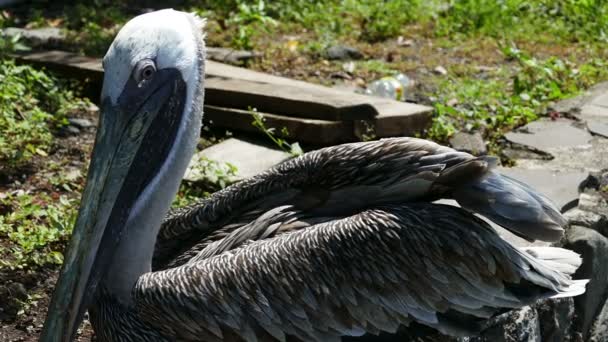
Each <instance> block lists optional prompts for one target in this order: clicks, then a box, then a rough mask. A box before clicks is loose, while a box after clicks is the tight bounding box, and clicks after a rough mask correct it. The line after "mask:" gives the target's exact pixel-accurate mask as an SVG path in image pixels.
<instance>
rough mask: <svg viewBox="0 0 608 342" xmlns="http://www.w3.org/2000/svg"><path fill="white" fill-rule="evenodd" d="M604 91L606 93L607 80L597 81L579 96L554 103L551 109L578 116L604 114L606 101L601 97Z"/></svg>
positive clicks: (607, 91)
mask: <svg viewBox="0 0 608 342" xmlns="http://www.w3.org/2000/svg"><path fill="white" fill-rule="evenodd" d="M606 93H608V82H602V83H598V84H596V85H594V86H593V87H591V88H590V89H588V90H587V91H585V92H584V93H583V94H581V95H579V96H575V97H572V98H569V99H565V100H562V101H559V102H557V103H555V104H554V105H552V106H551V109H552V110H554V111H557V112H560V113H566V114H568V115H574V116H578V117H580V118H584V117H588V116H598V115H599V116H603V115H605V114H606V111H605V107H606V102H605V98H603V95H604V94H606Z"/></svg>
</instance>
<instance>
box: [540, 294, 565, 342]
mask: <svg viewBox="0 0 608 342" xmlns="http://www.w3.org/2000/svg"><path fill="white" fill-rule="evenodd" d="M535 307H536V310H537V312H538V319H539V322H540V334H541V336H542V340H543V341H551V342H566V341H572V338H571V335H572V321H573V320H574V300H573V299H572V297H569V298H558V299H551V300H546V301H543V302H541V303H539V304H537V305H535Z"/></svg>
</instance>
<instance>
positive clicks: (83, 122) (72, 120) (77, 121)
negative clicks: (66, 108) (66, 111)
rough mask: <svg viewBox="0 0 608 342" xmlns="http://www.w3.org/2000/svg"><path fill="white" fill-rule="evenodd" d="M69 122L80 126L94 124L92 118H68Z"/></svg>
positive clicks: (84, 126) (85, 126)
mask: <svg viewBox="0 0 608 342" xmlns="http://www.w3.org/2000/svg"><path fill="white" fill-rule="evenodd" d="M68 122H69V123H70V125H72V126H75V127H78V128H89V127H93V126H94V125H93V123H92V122H91V120H89V119H82V118H68Z"/></svg>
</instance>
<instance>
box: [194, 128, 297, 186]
mask: <svg viewBox="0 0 608 342" xmlns="http://www.w3.org/2000/svg"><path fill="white" fill-rule="evenodd" d="M290 157H291V156H290V154H289V153H286V152H284V151H280V150H276V149H273V148H269V147H267V146H265V145H264V144H261V143H258V142H253V141H247V140H242V139H236V138H230V139H227V140H224V141H222V142H221V143H219V144H216V145H213V146H211V147H209V148H206V149H204V150H202V151H200V152H198V153H197V154H195V155H194V157H193V158H192V160H191V161H190V165H189V166H188V169H187V171H186V175H185V176H184V179H185V180H187V181H190V182H197V181H204V180H208V179H209V177H211V178H212V177H213V176H214V175H213V174H214V172H215V170H218V169H219V171H220V172H221V171H227V170H228V169H229V168H230V167H229V166H227V165H226V164H227V163H229V164H230V165H234V166H235V167H236V175H235V176H234V177H230V181H231V182H234V181H238V180H241V179H245V178H249V177H252V176H255V175H256V174H259V173H261V172H264V171H266V170H268V169H269V168H271V167H273V166H274V165H276V164H279V163H281V162H283V161H285V160H287V159H289V158H290ZM209 161H212V165H211V167H212V168H213V170H211V172H209V170H208V168H209V167H210V165H209V164H210V163H209ZM211 181H213V179H211Z"/></svg>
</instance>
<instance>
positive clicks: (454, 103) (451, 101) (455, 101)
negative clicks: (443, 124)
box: [445, 98, 458, 107]
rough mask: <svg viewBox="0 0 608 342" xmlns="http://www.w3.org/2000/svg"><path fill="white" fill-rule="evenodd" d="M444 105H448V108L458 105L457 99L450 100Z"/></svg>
mask: <svg viewBox="0 0 608 342" xmlns="http://www.w3.org/2000/svg"><path fill="white" fill-rule="evenodd" d="M445 104H446V105H448V106H450V107H454V106H455V105H457V104H458V99H457V98H451V99H449V100H448V102H446V103H445Z"/></svg>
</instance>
